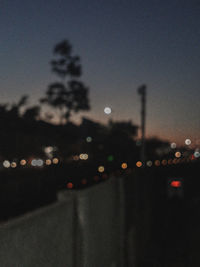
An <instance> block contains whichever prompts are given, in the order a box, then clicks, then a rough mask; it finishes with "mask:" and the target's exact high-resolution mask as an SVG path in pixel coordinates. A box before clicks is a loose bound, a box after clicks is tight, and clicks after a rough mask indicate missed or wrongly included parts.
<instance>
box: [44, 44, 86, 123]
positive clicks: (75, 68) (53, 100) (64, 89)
mask: <svg viewBox="0 0 200 267" xmlns="http://www.w3.org/2000/svg"><path fill="white" fill-rule="evenodd" d="M54 56H55V59H54V60H52V61H51V67H52V71H53V72H54V73H55V74H57V75H58V76H59V77H60V79H61V82H55V83H52V84H50V85H49V87H48V89H47V91H46V97H45V98H43V99H41V100H40V101H41V103H46V104H47V105H49V106H51V107H53V108H55V109H56V110H58V111H59V117H60V124H64V123H65V122H67V121H69V119H70V117H71V115H72V112H79V111H81V110H89V109H90V107H89V99H88V88H87V87H86V86H85V85H84V84H83V83H82V82H81V81H79V80H78V78H79V77H80V76H81V74H82V67H81V64H80V58H79V57H78V56H73V55H72V46H71V45H70V43H69V42H68V41H67V40H64V41H62V42H60V43H58V44H57V45H56V46H55V48H54Z"/></svg>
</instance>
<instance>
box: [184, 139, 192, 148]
mask: <svg viewBox="0 0 200 267" xmlns="http://www.w3.org/2000/svg"><path fill="white" fill-rule="evenodd" d="M191 143H192V142H191V140H190V139H189V138H188V139H186V140H185V144H186V145H187V146H189V145H191Z"/></svg>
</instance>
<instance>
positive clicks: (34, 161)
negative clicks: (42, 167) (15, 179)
mask: <svg viewBox="0 0 200 267" xmlns="http://www.w3.org/2000/svg"><path fill="white" fill-rule="evenodd" d="M31 165H32V166H33V167H35V166H37V160H36V159H33V160H32V161H31Z"/></svg>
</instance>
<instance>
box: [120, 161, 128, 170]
mask: <svg viewBox="0 0 200 267" xmlns="http://www.w3.org/2000/svg"><path fill="white" fill-rule="evenodd" d="M121 167H122V169H124V170H125V169H127V167H128V165H127V163H126V162H123V163H122V165H121Z"/></svg>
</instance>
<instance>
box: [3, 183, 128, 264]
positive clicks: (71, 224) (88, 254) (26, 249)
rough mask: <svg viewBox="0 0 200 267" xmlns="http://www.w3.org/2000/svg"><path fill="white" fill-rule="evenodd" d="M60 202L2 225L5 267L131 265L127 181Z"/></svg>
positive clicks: (75, 193) (73, 194)
mask: <svg viewBox="0 0 200 267" xmlns="http://www.w3.org/2000/svg"><path fill="white" fill-rule="evenodd" d="M58 199H59V200H58V202H57V203H55V204H52V205H50V206H48V207H45V208H41V209H40V210H37V211H35V212H32V213H30V214H27V215H24V216H22V217H20V218H17V219H15V220H12V221H9V222H8V223H5V224H1V225H0V240H1V242H0V266H1V267H36V266H37V267H40V266H41V267H51V266H52V267H64V266H65V267H102V266H103V267H123V266H126V265H125V263H124V258H125V238H126V236H125V235H126V231H125V216H124V215H125V207H124V205H125V203H124V201H125V198H124V182H123V179H115V178H112V179H110V180H108V181H106V182H104V183H101V184H99V185H96V186H94V187H91V188H88V189H86V190H82V191H65V192H61V193H59V196H58ZM126 267H127V266H126Z"/></svg>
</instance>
